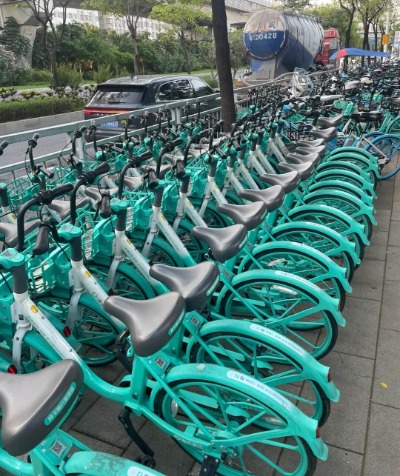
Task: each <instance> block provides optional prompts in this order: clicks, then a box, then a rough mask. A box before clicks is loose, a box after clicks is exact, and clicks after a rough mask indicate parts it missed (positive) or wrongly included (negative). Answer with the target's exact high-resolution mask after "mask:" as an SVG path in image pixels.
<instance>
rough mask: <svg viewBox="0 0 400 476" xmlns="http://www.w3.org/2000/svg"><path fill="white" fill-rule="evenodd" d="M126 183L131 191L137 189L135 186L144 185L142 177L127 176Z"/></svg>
mask: <svg viewBox="0 0 400 476" xmlns="http://www.w3.org/2000/svg"><path fill="white" fill-rule="evenodd" d="M124 185H125V187H126V188H127V189H128V190H130V191H132V190H135V188H138V187H140V186H141V185H143V181H142V177H126V176H125V177H124Z"/></svg>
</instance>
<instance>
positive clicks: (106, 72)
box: [93, 65, 114, 84]
mask: <svg viewBox="0 0 400 476" xmlns="http://www.w3.org/2000/svg"><path fill="white" fill-rule="evenodd" d="M112 77H114V74H113V73H112V72H111V68H110V65H107V66H106V65H100V66H99V68H98V70H97V71H96V72H95V73H94V75H93V79H94V81H95V83H97V84H99V83H104V82H105V81H107V80H108V79H111V78H112Z"/></svg>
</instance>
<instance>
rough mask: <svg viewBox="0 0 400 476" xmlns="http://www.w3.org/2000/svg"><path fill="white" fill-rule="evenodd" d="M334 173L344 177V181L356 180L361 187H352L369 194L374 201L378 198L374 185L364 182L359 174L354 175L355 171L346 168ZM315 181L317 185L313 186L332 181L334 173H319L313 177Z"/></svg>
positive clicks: (326, 171)
mask: <svg viewBox="0 0 400 476" xmlns="http://www.w3.org/2000/svg"><path fill="white" fill-rule="evenodd" d="M334 173H335V174H337V175H340V176H342V177H344V179H346V178H349V179H352V180H354V181H355V182H357V183H358V184H359V187H356V186H355V185H353V184H351V185H353V186H354V187H356V188H358V189H359V190H362V191H363V192H364V193H367V194H368V196H369V197H372V198H374V199H375V198H377V195H376V193H375V190H374V187H373V186H372V184H371V183H370V182H366V181H365V180H363V179H362V177H360V176H359V175H358V174H356V173H354V172H353V171H351V170H346V169H344V168H338V169H337V170H336V171H334ZM313 179H314V180H315V183H314V184H313V185H318V184H322V183H323V182H325V181H329V180H331V179H332V172H331V171H330V170H325V171H322V172H319V173H317V174H316V175H314V176H313ZM335 180H337V179H335ZM345 183H347V184H349V182H345ZM310 188H311V187H310Z"/></svg>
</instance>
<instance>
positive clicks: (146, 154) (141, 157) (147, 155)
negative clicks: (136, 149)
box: [135, 150, 153, 162]
mask: <svg viewBox="0 0 400 476" xmlns="http://www.w3.org/2000/svg"><path fill="white" fill-rule="evenodd" d="M152 157H153V153H152V151H151V150H146V152H143V154H140V155H139V156H138V157H135V159H136V160H140V162H143V161H144V160H147V159H151V158H152Z"/></svg>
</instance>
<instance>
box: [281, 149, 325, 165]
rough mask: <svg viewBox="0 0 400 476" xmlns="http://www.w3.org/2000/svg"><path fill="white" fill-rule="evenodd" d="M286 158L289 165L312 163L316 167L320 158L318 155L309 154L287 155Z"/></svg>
mask: <svg viewBox="0 0 400 476" xmlns="http://www.w3.org/2000/svg"><path fill="white" fill-rule="evenodd" d="M286 158H287V159H288V161H289V162H290V163H294V164H304V162H312V163H313V164H315V165H318V164H319V162H320V160H321V157H320V155H319V154H316V153H314V152H310V153H308V154H297V153H295V154H287V155H286Z"/></svg>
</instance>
